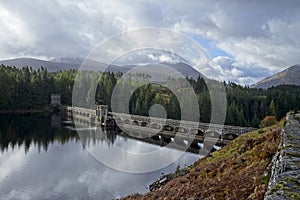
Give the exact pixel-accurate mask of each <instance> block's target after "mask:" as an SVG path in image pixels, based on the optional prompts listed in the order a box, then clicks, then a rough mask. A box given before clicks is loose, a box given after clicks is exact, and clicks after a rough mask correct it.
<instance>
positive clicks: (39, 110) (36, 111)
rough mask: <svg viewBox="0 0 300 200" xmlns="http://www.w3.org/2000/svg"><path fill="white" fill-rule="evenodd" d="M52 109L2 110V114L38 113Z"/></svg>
mask: <svg viewBox="0 0 300 200" xmlns="http://www.w3.org/2000/svg"><path fill="white" fill-rule="evenodd" d="M51 112H52V110H51V109H34V110H30V109H25V110H19V109H17V110H0V115H10V114H36V113H51Z"/></svg>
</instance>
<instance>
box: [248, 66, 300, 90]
mask: <svg viewBox="0 0 300 200" xmlns="http://www.w3.org/2000/svg"><path fill="white" fill-rule="evenodd" d="M299 77H300V64H296V65H293V66H291V67H288V68H287V69H285V70H283V71H281V72H278V73H276V74H274V75H272V76H269V77H266V78H264V79H262V80H260V81H259V82H257V83H256V84H253V85H252V87H253V88H262V89H267V88H270V87H274V86H278V85H300V78H299Z"/></svg>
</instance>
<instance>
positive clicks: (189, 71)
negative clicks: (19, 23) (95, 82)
mask: <svg viewBox="0 0 300 200" xmlns="http://www.w3.org/2000/svg"><path fill="white" fill-rule="evenodd" d="M83 60H84V59H83V58H68V57H61V58H54V59H51V60H49V61H46V60H40V59H34V58H15V59H10V60H0V65H1V64H3V65H6V66H15V67H17V68H22V67H26V66H31V67H32V68H33V69H34V70H36V69H38V68H40V67H41V66H42V67H44V68H46V69H47V70H48V71H49V72H55V71H59V70H69V69H79V68H80V66H81V64H82V62H83ZM161 64H164V65H167V66H169V67H171V68H173V69H174V70H175V71H177V72H179V73H181V74H182V76H184V77H186V76H188V77H191V78H194V79H197V78H198V76H199V75H200V76H203V75H201V74H200V73H199V72H198V71H197V70H195V69H194V68H193V67H191V66H190V65H188V64H186V63H180V62H179V63H161ZM84 65H85V66H86V69H89V70H94V71H97V70H99V69H106V67H107V65H106V64H105V63H101V62H98V61H94V60H85V61H84ZM150 65H151V64H146V65H141V66H146V67H145V68H143V70H142V72H144V73H147V72H151V73H152V74H155V76H157V77H159V76H162V71H160V70H159V68H156V69H157V70H156V73H155V72H153V69H151V66H150ZM137 66H138V65H124V66H118V65H110V66H109V67H108V68H107V69H106V71H111V72H115V73H116V72H123V73H126V72H128V71H130V70H132V69H134V68H135V67H137ZM148 66H149V67H148ZM147 67H148V69H147ZM170 76H171V74H170Z"/></svg>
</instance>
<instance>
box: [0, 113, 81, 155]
mask: <svg viewBox="0 0 300 200" xmlns="http://www.w3.org/2000/svg"><path fill="white" fill-rule="evenodd" d="M72 140H74V141H78V140H79V138H78V135H77V133H76V132H74V131H69V130H67V129H64V128H57V129H53V128H51V116H45V115H27V114H26V115H25V114H23V115H2V116H0V149H1V151H2V152H3V151H4V150H6V149H8V147H11V148H16V147H21V146H23V145H24V147H25V152H27V151H28V150H29V148H30V146H31V145H34V146H37V148H38V150H39V152H40V150H41V149H44V150H45V151H47V148H48V145H49V144H53V143H54V142H58V143H60V144H65V143H66V142H69V141H72Z"/></svg>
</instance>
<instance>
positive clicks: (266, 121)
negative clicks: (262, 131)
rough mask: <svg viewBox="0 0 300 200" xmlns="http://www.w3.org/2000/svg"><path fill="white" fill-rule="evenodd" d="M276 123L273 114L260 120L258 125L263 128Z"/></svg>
mask: <svg viewBox="0 0 300 200" xmlns="http://www.w3.org/2000/svg"><path fill="white" fill-rule="evenodd" d="M276 123H277V120H276V117H275V116H266V117H265V118H264V119H263V120H262V121H261V122H260V125H259V127H260V128H264V127H268V126H272V125H274V124H276Z"/></svg>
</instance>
